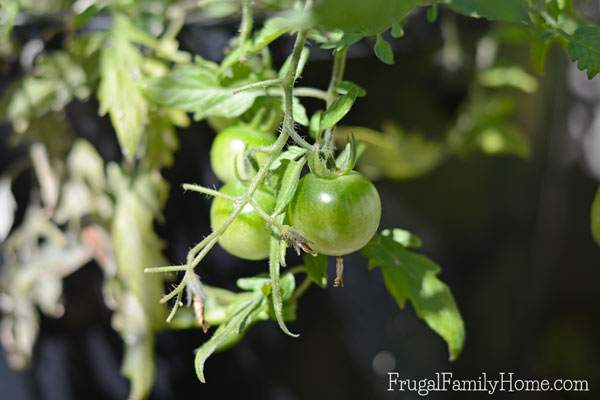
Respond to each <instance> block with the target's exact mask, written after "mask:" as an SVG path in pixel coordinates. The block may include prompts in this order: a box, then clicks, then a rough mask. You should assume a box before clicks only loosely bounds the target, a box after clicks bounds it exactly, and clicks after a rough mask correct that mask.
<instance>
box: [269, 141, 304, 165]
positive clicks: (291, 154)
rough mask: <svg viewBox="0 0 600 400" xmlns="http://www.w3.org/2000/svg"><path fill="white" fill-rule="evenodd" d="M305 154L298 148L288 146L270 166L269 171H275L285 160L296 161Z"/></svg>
mask: <svg viewBox="0 0 600 400" xmlns="http://www.w3.org/2000/svg"><path fill="white" fill-rule="evenodd" d="M304 154H306V149H303V148H302V147H299V146H294V145H291V146H288V147H287V148H286V150H285V151H284V152H282V153H281V154H280V155H279V156H278V157H277V158H276V159H275V161H273V163H272V164H271V167H270V170H271V171H275V170H276V169H278V168H279V167H281V165H282V162H283V161H286V160H297V159H299V158H300V157H302V156H303V155H304Z"/></svg>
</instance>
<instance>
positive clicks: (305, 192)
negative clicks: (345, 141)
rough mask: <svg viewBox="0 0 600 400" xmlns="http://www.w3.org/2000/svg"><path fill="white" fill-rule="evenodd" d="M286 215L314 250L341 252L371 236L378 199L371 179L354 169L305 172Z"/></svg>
mask: <svg viewBox="0 0 600 400" xmlns="http://www.w3.org/2000/svg"><path fill="white" fill-rule="evenodd" d="M288 217H289V220H290V223H291V225H292V226H293V227H294V228H295V229H296V230H297V231H298V232H299V233H301V234H302V235H304V237H305V238H306V239H307V240H308V241H310V242H311V243H310V244H311V246H312V247H313V249H314V250H315V251H317V252H318V253H320V254H325V255H329V256H342V255H344V254H348V253H352V252H355V251H357V250H359V249H360V248H362V247H363V246H364V245H366V244H367V242H368V241H369V240H371V238H372V237H373V235H374V234H375V232H376V231H377V228H378V227H379V220H380V219H381V200H380V198H379V193H378V192H377V189H375V186H374V185H373V184H372V183H371V181H369V180H368V179H367V178H365V177H364V176H363V175H361V174H359V173H358V172H355V171H353V172H351V173H349V174H346V175H343V176H340V177H335V178H321V177H318V176H316V175H314V174H312V173H309V174H307V175H306V176H304V177H303V178H302V179H301V180H300V182H299V183H298V189H297V191H296V194H295V195H294V199H293V200H292V202H291V203H290V206H289V210H288Z"/></svg>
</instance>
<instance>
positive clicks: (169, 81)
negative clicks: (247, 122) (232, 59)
mask: <svg viewBox="0 0 600 400" xmlns="http://www.w3.org/2000/svg"><path fill="white" fill-rule="evenodd" d="M146 94H147V95H148V97H149V98H150V99H151V100H152V101H154V102H155V103H156V104H159V105H161V106H166V107H172V108H175V109H179V110H182V111H187V112H193V113H194V118H195V119H196V120H201V119H204V118H206V117H209V116H211V117H225V118H234V117H238V116H240V115H242V114H243V113H244V112H245V111H247V110H248V109H249V108H250V107H252V104H253V103H254V100H256V98H257V97H259V96H264V91H256V90H248V91H243V92H240V93H234V92H233V89H232V88H229V87H224V86H222V85H221V83H220V82H219V79H218V73H217V71H215V70H214V68H212V67H211V66H210V65H209V64H207V63H206V62H197V63H195V64H189V65H180V66H177V67H175V69H173V71H171V72H170V73H169V74H167V75H165V76H163V77H160V78H157V79H154V80H152V81H150V82H149V84H148V86H147V87H146Z"/></svg>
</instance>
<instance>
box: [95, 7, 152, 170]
mask: <svg viewBox="0 0 600 400" xmlns="http://www.w3.org/2000/svg"><path fill="white" fill-rule="evenodd" d="M124 18H125V17H122V16H117V17H115V22H114V24H115V25H114V28H113V31H112V34H111V35H110V40H109V42H110V43H109V46H108V47H106V48H105V49H103V50H102V53H101V56H100V86H99V87H98V100H99V101H100V114H101V115H104V114H106V113H108V114H109V115H110V120H111V122H112V125H113V127H114V129H115V131H116V133H117V138H118V139H119V144H120V145H121V150H122V151H123V154H124V155H125V157H127V158H128V159H133V158H134V157H135V156H136V153H137V149H138V146H139V144H140V141H141V139H142V135H143V133H144V126H145V125H146V122H147V118H148V104H147V103H146V99H145V98H144V96H143V94H142V86H141V84H142V69H141V68H142V63H143V57H142V54H141V53H140V51H139V50H138V49H137V48H136V47H135V46H134V45H133V44H132V43H131V42H129V40H128V38H127V36H126V34H125V33H124V32H123V31H124V30H125V29H126V24H127V22H126V20H125V19H124Z"/></svg>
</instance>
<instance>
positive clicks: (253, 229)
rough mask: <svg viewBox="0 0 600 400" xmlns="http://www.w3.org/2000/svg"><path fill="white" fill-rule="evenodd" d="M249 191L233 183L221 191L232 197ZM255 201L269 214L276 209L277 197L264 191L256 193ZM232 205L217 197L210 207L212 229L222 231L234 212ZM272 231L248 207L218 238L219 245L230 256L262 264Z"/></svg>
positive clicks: (267, 251) (267, 252) (237, 183)
mask: <svg viewBox="0 0 600 400" xmlns="http://www.w3.org/2000/svg"><path fill="white" fill-rule="evenodd" d="M247 189H248V187H247V186H246V185H245V184H243V183H241V182H239V181H235V180H234V181H231V182H229V183H227V184H226V185H225V186H223V187H222V188H221V189H220V190H219V191H220V192H221V193H224V194H227V195H229V196H233V197H238V196H241V195H243V194H244V193H245V192H246V190H247ZM252 199H253V200H254V201H255V202H256V203H257V204H258V205H259V206H260V208H262V209H263V210H264V211H266V212H267V213H269V214H270V213H272V212H273V209H274V208H275V197H274V196H273V195H272V194H271V193H270V192H268V191H266V190H264V189H261V188H259V189H257V190H256V191H255V192H254V195H253V196H252ZM234 207H235V206H234V204H233V202H231V201H229V200H227V199H224V198H221V197H215V199H214V200H213V202H212V205H211V207H210V225H211V228H212V229H213V230H215V229H218V228H220V227H221V226H222V225H223V222H225V220H226V219H227V218H228V217H229V215H231V213H232V212H233V209H234ZM270 238H271V230H270V229H269V228H268V227H267V225H266V224H265V221H264V219H262V218H261V216H260V215H258V213H257V212H256V210H255V209H254V207H252V205H250V204H246V206H244V208H243V209H242V212H241V213H240V214H239V215H238V216H237V218H236V219H235V220H234V221H233V222H232V223H231V225H229V227H228V228H227V230H226V231H225V233H223V235H221V237H220V238H219V244H220V245H221V247H223V248H224V249H225V250H227V251H228V252H229V253H231V254H233V255H234V256H237V257H239V258H243V259H246V260H262V259H264V258H267V257H268V255H269V241H270Z"/></svg>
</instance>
